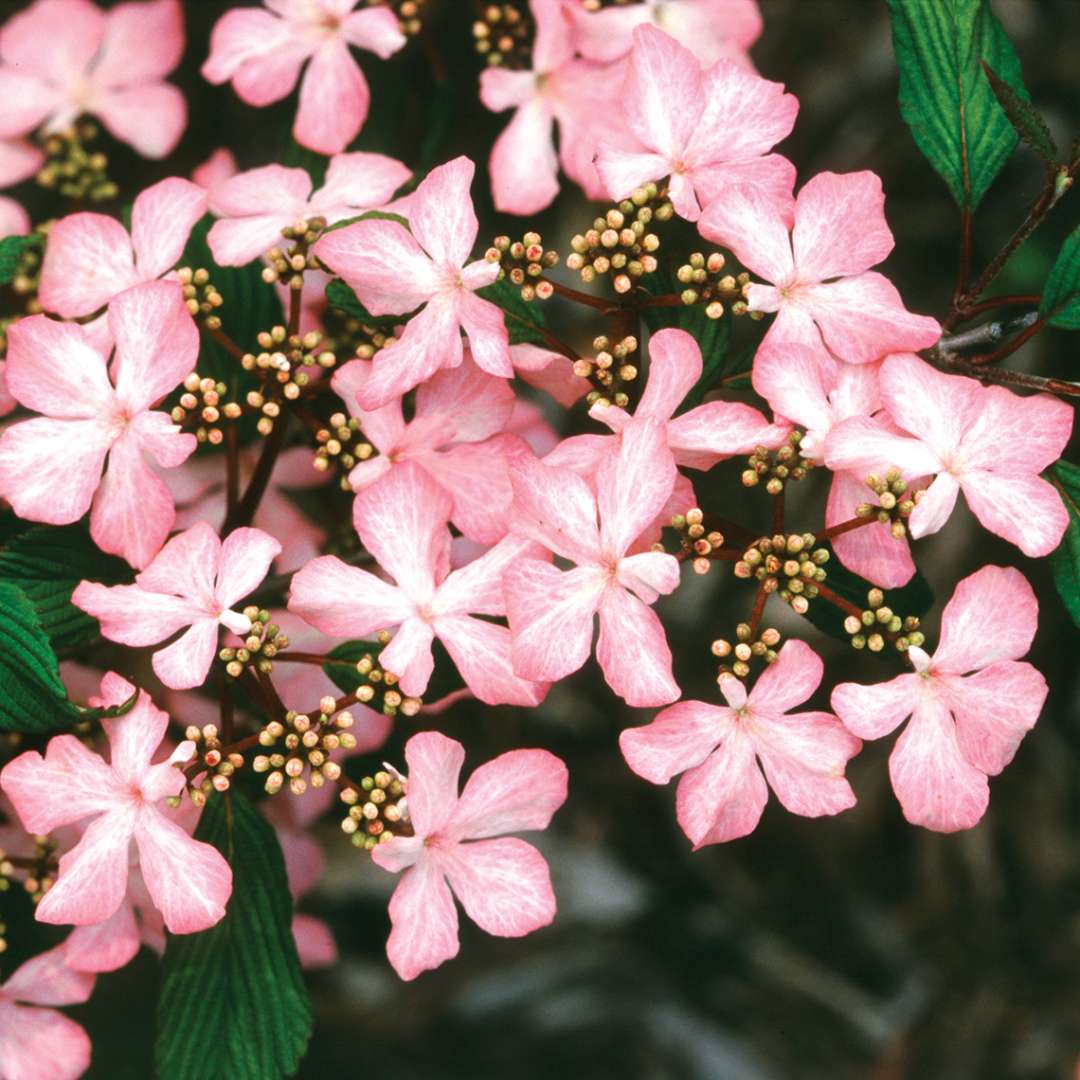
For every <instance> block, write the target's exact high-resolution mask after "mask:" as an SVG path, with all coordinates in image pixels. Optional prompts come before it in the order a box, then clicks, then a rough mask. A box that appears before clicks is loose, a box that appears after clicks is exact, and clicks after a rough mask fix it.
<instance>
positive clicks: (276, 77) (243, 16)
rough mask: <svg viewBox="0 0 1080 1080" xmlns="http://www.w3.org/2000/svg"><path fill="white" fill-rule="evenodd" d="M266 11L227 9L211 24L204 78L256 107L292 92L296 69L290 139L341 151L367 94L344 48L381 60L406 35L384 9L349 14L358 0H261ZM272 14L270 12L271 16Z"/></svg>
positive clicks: (362, 114) (359, 122)
mask: <svg viewBox="0 0 1080 1080" xmlns="http://www.w3.org/2000/svg"><path fill="white" fill-rule="evenodd" d="M264 3H265V6H266V7H268V8H269V9H270V11H259V10H257V9H254V8H233V9H232V10H231V11H227V12H226V13H225V14H224V15H223V16H222V17H221V18H220V19H218V21H217V23H216V24H215V25H214V30H213V33H212V34H211V36H210V56H209V58H208V59H207V61H206V63H205V64H203V67H202V73H203V77H204V78H205V79H207V80H209V81H210V82H212V83H215V84H217V85H220V84H221V83H225V82H232V84H233V89H234V90H235V91H236V92H237V94H239V95H240V97H241V98H242V99H243V100H244V101H246V102H247V103H248V104H249V105H254V106H256V107H257V108H261V107H262V106H264V105H269V104H271V103H272V102H275V101H280V100H281V99H282V98H283V97H287V96H288V95H289V94H291V93H292V90H293V87H294V86H295V85H296V82H297V79H299V78H300V70H301V68H302V67H303V66H304V64H305V62H307V61H308V60H310V61H311V63H310V64H308V68H307V71H306V72H305V74H304V78H303V81H302V82H301V84H300V107H299V110H298V111H297V114H296V121H295V122H294V124H293V129H292V130H293V136H294V137H295V139H296V141H297V142H298V143H300V145H301V146H306V147H307V148H308V149H309V150H315V151H317V152H318V153H320V154H327V155H329V154H339V153H340V152H341V151H342V150H344V149H345V147H346V146H348V145H349V143H351V142H352V141H353V139H355V138H356V136H357V135H359V134H360V129H361V128H362V127H363V125H364V121H365V120H366V119H367V112H368V104H369V103H370V100H371V93H370V91H369V90H368V84H367V80H366V79H365V78H364V73H363V72H362V71H361V70H360V65H359V64H357V62H356V61H355V60H354V59H353V57H352V54H351V53H350V52H349V46H350V45H355V46H356V48H358V49H365V50H366V51H368V52H373V53H375V55H376V56H378V57H379V58H380V59H382V60H386V59H387V58H388V57H390V56H392V55H393V54H394V53H396V52H397V51H398V49H400V48H402V47H403V46H404V44H405V35H404V34H403V33H402V32H401V28H400V26H399V25H398V20H397V16H396V15H395V14H394V12H393V11H392V10H391V9H390V8H389V7H377V8H371V9H366V10H363V11H353V8H355V7H356V6H357V4H358V3H359V0H264ZM271 12H272V13H273V14H271Z"/></svg>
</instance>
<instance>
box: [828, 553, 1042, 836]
mask: <svg viewBox="0 0 1080 1080" xmlns="http://www.w3.org/2000/svg"><path fill="white" fill-rule="evenodd" d="M1038 615H1039V605H1038V603H1037V601H1036V600H1035V594H1034V592H1032V589H1031V586H1030V585H1029V584H1028V583H1027V581H1026V580H1025V579H1024V576H1023V575H1022V574H1021V573H1020V572H1019V571H1018V570H1014V569H1012V568H1008V569H1006V568H1005V567H1001V566H984V567H983V568H982V569H981V570H978V571H976V572H975V573H974V574H971V575H970V576H969V577H966V578H964V580H963V581H961V582H960V584H959V585H957V586H956V591H955V592H954V593H953V595H952V599H950V600H949V602H948V604H946V605H945V612H944V614H943V615H942V619H941V639H940V641H939V643H938V647H937V650H936V651H935V653H934V655H933V656H927V654H926V653H925V652H924V651H923V650H922V649H918V648H915V647H912V648H910V649H908V657H909V658H910V659H911V661H912V663H913V664H914V665H915V672H914V674H908V675H899V676H897V677H896V678H895V679H893V680H892V681H890V682H887V683H879V684H877V685H876V686H860V685H859V684H858V683H841V684H840V685H839V686H837V687H836V689H835V690H833V693H832V707H833V708H834V709H835V710H836V712H837V714H838V715H839V716H840V719H841V720H843V722H844V723H845V724H846V725H847V727H848V728H849V729H850V730H851V731H853V732H855V734H856V735H858V736H860V737H861V738H863V739H880V738H881V737H882V736H884V735H888V734H889V732H891V731H893V730H894V729H895V728H896V727H898V726H899V725H900V724H901V723H903V721H904V720H906V719H907V718H908V717H909V716H910V717H911V722H910V723H909V724H908V726H907V727H906V728H905V729H904V732H903V734H902V735H901V736H900V738H899V739H897V741H896V746H895V747H894V748H893V752H892V754H891V755H890V756H889V776H890V777H891V778H892V786H893V791H895V792H896V797H897V798H898V799H899V800H900V806H901V807H902V808H903V811H904V817H905V818H907V820H908V821H910V822H911V824H912V825H923V826H925V827H926V828H927V829H933V830H934V831H935V832H956V831H957V830H959V829H970V828H971V827H972V826H974V825H976V824H978V822H979V821H980V819H981V818H982V816H983V814H984V813H985V812H986V807H987V805H988V804H989V802H990V785H989V783H988V780H987V778H988V777H990V776H997V774H998V773H999V772H1001V770H1002V769H1004V768H1005V766H1006V765H1008V764H1009V762H1010V761H1012V759H1013V756H1014V755H1015V754H1016V751H1017V748H1018V747H1019V746H1020V740H1021V739H1023V737H1024V736H1025V735H1026V734H1027V733H1028V732H1029V731H1030V730H1031V729H1032V727H1033V726H1034V725H1035V721H1036V720H1037V719H1038V718H1039V712H1040V711H1041V709H1042V706H1043V702H1044V701H1045V700H1046V694H1047V686H1046V680H1045V679H1043V677H1042V675H1040V674H1039V672H1038V671H1036V670H1035V668H1033V667H1032V666H1031V665H1030V664H1028V663H1022V662H1018V658H1019V657H1021V656H1023V655H1024V654H1025V653H1026V652H1027V651H1028V649H1029V648H1030V647H1031V641H1032V638H1034V636H1035V628H1036V624H1037V622H1038Z"/></svg>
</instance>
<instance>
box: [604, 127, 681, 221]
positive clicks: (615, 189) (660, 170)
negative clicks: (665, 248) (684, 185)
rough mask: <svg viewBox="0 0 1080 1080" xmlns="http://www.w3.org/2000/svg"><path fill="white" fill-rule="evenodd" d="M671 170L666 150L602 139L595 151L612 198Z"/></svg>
mask: <svg viewBox="0 0 1080 1080" xmlns="http://www.w3.org/2000/svg"><path fill="white" fill-rule="evenodd" d="M670 171H671V164H670V162H669V160H668V158H667V157H665V156H664V155H663V154H657V153H652V152H650V151H646V150H642V149H638V148H636V147H625V146H616V145H613V144H611V143H608V142H601V143H600V144H599V147H598V149H597V151H596V173H597V175H598V176H599V178H600V183H601V184H602V185H603V187H604V191H605V192H606V193H607V195H608V197H609V198H611V199H625V198H627V197H628V196H629V195H630V194H631V193H632V192H633V191H634V189H635V188H639V187H644V186H645V184H647V183H649V181H651V180H659V179H660V178H661V177H662V176H666V175H667V174H668V173H669V172H670ZM677 179H679V180H680V181H681V179H682V178H681V177H679V178H677ZM676 209H678V208H676Z"/></svg>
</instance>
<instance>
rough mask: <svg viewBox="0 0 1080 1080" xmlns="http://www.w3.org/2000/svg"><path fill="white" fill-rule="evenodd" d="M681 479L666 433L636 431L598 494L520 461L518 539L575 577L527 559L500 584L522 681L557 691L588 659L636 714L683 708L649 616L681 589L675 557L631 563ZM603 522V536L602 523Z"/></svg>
mask: <svg viewBox="0 0 1080 1080" xmlns="http://www.w3.org/2000/svg"><path fill="white" fill-rule="evenodd" d="M676 473H677V470H676V468H675V462H674V461H673V460H672V457H671V451H670V450H668V448H667V435H666V431H665V427H664V425H663V424H661V423H659V422H658V421H656V420H648V419H642V420H636V421H634V422H633V423H630V424H628V425H627V426H626V427H625V428H623V431H622V437H621V441H620V444H619V446H618V448H617V449H616V448H614V447H613V448H612V452H611V453H609V454H608V455H607V457H606V458H605V460H604V461H603V462H602V463H601V465H600V469H599V473H598V475H597V482H596V494H594V493H593V490H592V489H591V488H590V486H589V484H588V482H587V481H585V480H584V479H583V478H582V477H581V476H579V475H578V474H577V473H575V472H572V471H571V470H570V469H566V468H556V467H553V466H550V465H544V464H542V463H541V462H539V461H536V460H535V459H528V458H524V459H521V460H520V461H517V462H515V463H514V465H513V467H512V469H511V472H510V478H511V481H512V483H513V485H514V505H513V508H512V512H511V529H512V530H513V531H514V532H516V533H518V534H520V535H521V536H523V537H526V538H528V539H530V540H534V541H536V542H537V543H539V544H541V545H542V546H543V547H545V548H547V549H548V550H550V551H552V552H554V553H555V554H556V555H560V556H562V557H563V558H564V559H569V560H570V561H571V562H573V563H576V564H577V565H576V566H575V567H574V569H572V570H559V569H557V568H556V567H554V566H552V565H551V563H549V562H543V561H540V560H538V559H533V558H519V559H517V560H515V562H514V563H513V564H512V565H511V566H510V567H509V568H508V569H507V571H506V574H505V576H504V579H503V583H504V587H505V590H506V608H507V614H508V617H509V620H510V630H511V632H512V634H513V636H514V654H513V656H514V670H515V671H516V672H517V673H518V674H519V675H521V676H523V677H525V678H528V679H536V680H540V681H543V682H554V681H555V680H557V679H561V678H564V677H565V676H567V675H569V674H570V673H571V672H574V671H577V669H578V668H580V667H581V665H582V664H584V663H585V661H586V660H587V659H588V656H589V653H590V652H591V651H592V637H593V617H594V616H595V615H597V614H599V617H600V638H599V641H598V642H597V646H596V658H597V660H598V662H599V664H600V667H601V668H602V669H603V672H604V677H605V678H606V679H607V682H608V685H609V686H610V687H611V688H612V690H614V691H615V693H616V694H618V695H619V696H620V697H621V698H623V699H624V700H625V701H626V702H627V704H629V705H634V706H648V705H666V704H667V703H668V702H669V701H674V700H675V699H676V698H677V697H678V696H679V687H678V686H677V685H676V683H675V679H674V678H673V676H672V672H671V650H670V649H669V648H668V644H667V639H666V637H665V636H664V628H663V626H662V625H661V623H660V620H659V619H658V618H657V617H656V614H655V612H653V611H652V610H651V609H650V608H649V606H648V605H650V604H653V603H655V602H656V600H657V598H658V597H659V596H660V594H661V593H670V592H673V591H674V589H675V588H676V587H677V586H678V584H679V563H678V561H677V560H676V559H675V557H674V556H672V555H667V554H664V553H662V552H655V551H646V552H641V553H640V554H637V555H627V551H628V550H629V549H630V548H631V546H632V545H633V544H634V541H635V540H637V538H638V537H639V536H640V535H641V533H643V532H644V531H645V530H646V529H647V528H649V526H650V525H651V524H652V522H653V521H654V520H655V518H656V516H657V514H658V513H659V512H660V509H661V508H662V507H663V506H664V504H665V503H666V502H667V500H668V496H669V495H670V494H671V491H672V488H673V487H674V486H675V477H676ZM598 515H599V524H598V522H597V516H598Z"/></svg>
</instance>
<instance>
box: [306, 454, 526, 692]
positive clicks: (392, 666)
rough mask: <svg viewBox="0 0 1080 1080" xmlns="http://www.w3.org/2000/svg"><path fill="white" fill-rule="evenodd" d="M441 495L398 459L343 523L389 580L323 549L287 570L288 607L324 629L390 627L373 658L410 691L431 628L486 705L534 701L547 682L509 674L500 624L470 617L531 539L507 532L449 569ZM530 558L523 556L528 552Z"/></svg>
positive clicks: (426, 669)
mask: <svg viewBox="0 0 1080 1080" xmlns="http://www.w3.org/2000/svg"><path fill="white" fill-rule="evenodd" d="M450 512H451V502H450V497H449V495H447V493H446V492H445V491H444V490H443V489H442V488H440V487H439V486H438V485H437V484H436V483H435V481H434V480H433V479H432V478H431V476H430V475H429V474H428V473H427V472H425V471H424V470H423V469H421V468H420V466H419V465H417V464H416V463H415V462H411V461H409V462H404V463H402V464H401V465H400V466H398V467H397V468H395V469H393V470H392V471H391V472H390V473H388V474H387V475H386V476H385V477H383V479H382V480H380V481H379V483H377V484H374V485H372V486H371V487H369V488H367V489H365V490H364V491H362V492H361V493H360V494H359V495H358V496H357V497H356V502H355V503H354V509H353V523H354V524H355V526H356V531H357V532H358V533H359V534H360V539H361V541H362V542H363V545H364V547H365V549H366V550H367V551H369V552H371V554H372V555H374V556H375V559H376V561H377V562H378V564H379V565H380V566H381V567H382V568H383V570H385V571H386V572H387V573H388V574H390V575H391V576H392V577H393V578H394V581H395V582H396V584H394V585H391V584H389V583H387V582H386V581H384V580H382V579H381V578H378V577H376V576H375V575H374V574H372V573H369V572H368V571H367V570H361V569H359V568H357V567H353V566H347V565H346V564H345V563H343V562H342V561H341V560H340V559H338V558H336V557H335V556H332V555H328V556H324V557H323V558H321V559H315V560H314V561H313V562H311V563H308V565H307V566H305V567H304V569H303V570H301V571H300V572H299V573H298V574H296V575H295V576H294V577H293V580H292V590H291V593H290V596H289V610H290V611H292V612H295V613H296V614H298V615H300V616H302V617H303V618H304V619H306V620H307V621H308V622H309V623H311V625H312V626H314V627H315V628H316V629H318V630H321V631H322V632H323V633H324V634H333V635H335V636H337V637H348V638H360V637H366V636H367V635H370V634H372V633H374V632H376V631H379V630H393V631H394V637H393V640H392V641H391V642H390V644H389V645H387V646H386V647H385V648H384V649H383V650H382V652H381V653H380V654H379V663H380V664H381V665H382V667H384V668H385V669H386V670H387V671H392V672H393V673H394V674H395V675H397V676H398V677H399V684H400V686H401V689H402V690H403V691H404V692H405V693H406V694H408V695H410V696H413V697H419V696H420V695H422V694H423V693H424V691H425V690H426V689H427V686H428V681H429V679H430V678H431V673H432V671H433V670H434V667H435V660H434V657H433V655H432V651H431V645H432V642H433V641H434V639H435V638H438V639H439V640H440V641H441V642H442V643H443V645H445V646H446V651H447V652H448V653H449V654H450V658H451V659H452V660H453V661H454V664H455V665H456V666H457V669H458V671H459V672H460V673H461V677H462V678H463V679H464V680H465V684H466V685H467V686H468V687H469V689H470V690H472V692H473V693H474V694H475V695H476V696H477V697H478V698H479V699H480V700H481V701H483V702H485V703H487V704H489V705H538V704H539V703H540V702H541V701H542V700H543V698H544V694H545V693H546V691H547V687H546V686H543V685H541V684H539V683H538V682H536V681H530V680H527V679H524V678H521V677H520V676H519V675H517V674H515V671H514V667H513V665H512V664H511V651H510V650H511V646H510V631H509V630H507V628H506V627H505V626H498V625H496V624H495V623H492V622H488V621H485V620H483V619H477V618H475V616H476V615H502V614H504V613H505V611H506V606H505V601H504V599H503V589H502V576H503V571H504V570H505V569H506V568H507V567H508V566H511V565H513V564H514V563H516V562H518V561H519V560H522V559H524V558H526V557H535V556H538V555H540V554H541V552H540V549H538V548H536V547H534V546H533V545H531V544H527V543H525V542H523V541H521V540H519V539H518V538H517V537H507V538H506V539H505V540H503V541H501V542H500V543H499V544H496V545H495V547H493V548H492V549H491V550H490V551H488V552H487V553H486V554H484V555H482V556H481V557H480V558H479V559H475V560H473V562H471V563H469V564H468V565H467V566H464V567H462V568H461V569H460V570H454V571H452V572H450V573H447V571H448V569H449V552H450V531H449V529H447V527H446V523H447V521H448V519H449V517H450ZM530 561H531V559H530Z"/></svg>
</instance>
